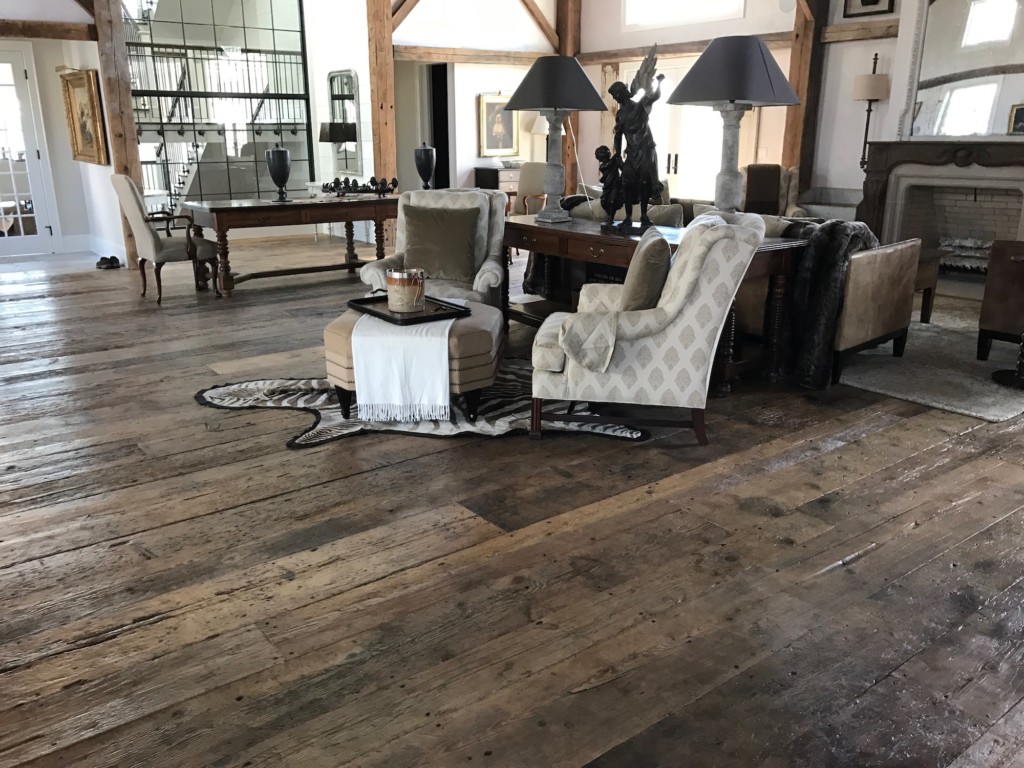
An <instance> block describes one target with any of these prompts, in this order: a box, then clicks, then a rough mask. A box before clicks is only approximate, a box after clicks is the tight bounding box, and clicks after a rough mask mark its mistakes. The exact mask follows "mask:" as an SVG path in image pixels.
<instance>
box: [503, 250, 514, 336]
mask: <svg viewBox="0 0 1024 768" xmlns="http://www.w3.org/2000/svg"><path fill="white" fill-rule="evenodd" d="M511 253H512V249H511V248H509V247H508V246H507V245H506V246H505V258H503V259H502V260H501V263H502V265H503V267H502V272H503V274H502V276H501V317H502V320H503V321H504V323H505V335H506V336H508V281H509V273H508V260H509V259H510V258H511Z"/></svg>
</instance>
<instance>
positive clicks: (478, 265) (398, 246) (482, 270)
mask: <svg viewBox="0 0 1024 768" xmlns="http://www.w3.org/2000/svg"><path fill="white" fill-rule="evenodd" d="M507 203H508V195H506V194H505V193H504V192H500V191H498V190H490V189H475V190H446V189H431V190H415V191H411V192H403V193H402V194H401V195H399V198H398V222H397V225H396V233H395V253H394V255H393V256H388V257H387V258H384V259H380V260H378V261H371V262H369V263H368V264H366V265H364V266H363V267H362V268H361V269H360V270H359V277H360V279H361V280H362V281H363V282H364V283H366V284H367V285H369V286H370V287H371V288H372V289H374V290H387V271H388V270H389V269H402V268H404V267H405V265H406V256H405V255H406V249H407V246H408V228H407V226H406V218H407V216H406V212H405V209H406V206H410V205H411V206H415V207H417V208H434V209H438V210H441V211H444V210H456V209H458V210H468V209H475V210H476V211H478V215H477V217H476V229H475V232H474V234H473V239H472V261H473V271H474V277H473V279H472V280H471V281H462V280H452V279H438V278H433V277H432V276H431V275H430V274H429V272H428V274H427V278H428V279H427V286H426V293H427V295H428V296H433V297H435V298H439V299H451V298H456V299H468V300H469V301H478V302H480V303H482V304H490V305H491V306H493V307H500V306H501V290H500V288H501V284H502V281H503V280H504V276H505V271H504V267H503V265H502V259H503V258H504V252H503V248H502V240H503V238H504V236H505V206H506V204H507Z"/></svg>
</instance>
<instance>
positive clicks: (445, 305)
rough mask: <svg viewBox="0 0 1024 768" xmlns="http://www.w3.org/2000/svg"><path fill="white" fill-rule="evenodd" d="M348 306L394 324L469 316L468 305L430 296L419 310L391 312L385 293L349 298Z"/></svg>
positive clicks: (415, 323)
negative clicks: (361, 297)
mask: <svg viewBox="0 0 1024 768" xmlns="http://www.w3.org/2000/svg"><path fill="white" fill-rule="evenodd" d="M348 308H349V309H354V310H356V311H357V312H365V313H366V314H368V315H373V316H374V317H379V318H380V319H381V320H387V321H388V322H389V323H394V324H395V325H417V324H418V323H429V322H432V321H434V320H450V319H452V318H459V317H469V314H470V313H469V307H463V306H462V305H460V304H452V303H451V302H450V301H445V300H444V299H434V298H431V297H430V296H427V297H426V298H425V299H424V305H423V309H422V310H421V311H419V312H392V311H391V310H390V309H388V297H387V295H386V294H381V295H380V296H367V297H366V298H363V299H349V302H348Z"/></svg>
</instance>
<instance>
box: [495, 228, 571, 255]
mask: <svg viewBox="0 0 1024 768" xmlns="http://www.w3.org/2000/svg"><path fill="white" fill-rule="evenodd" d="M505 245H507V246H508V247H509V248H525V249H527V250H530V251H537V252H538V253H546V254H548V255H551V256H557V255H558V253H559V251H558V235H556V234H549V233H547V232H542V233H538V234H534V233H532V232H521V231H519V230H516V229H507V230H505Z"/></svg>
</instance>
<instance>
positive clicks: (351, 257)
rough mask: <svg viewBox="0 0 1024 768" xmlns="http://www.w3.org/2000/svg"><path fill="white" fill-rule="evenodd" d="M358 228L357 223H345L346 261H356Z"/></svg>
mask: <svg viewBox="0 0 1024 768" xmlns="http://www.w3.org/2000/svg"><path fill="white" fill-rule="evenodd" d="M355 241H356V228H355V223H354V222H351V221H346V222H345V261H347V262H353V261H356V244H355Z"/></svg>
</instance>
